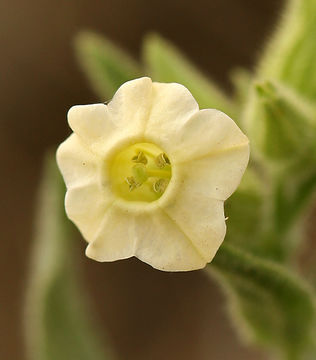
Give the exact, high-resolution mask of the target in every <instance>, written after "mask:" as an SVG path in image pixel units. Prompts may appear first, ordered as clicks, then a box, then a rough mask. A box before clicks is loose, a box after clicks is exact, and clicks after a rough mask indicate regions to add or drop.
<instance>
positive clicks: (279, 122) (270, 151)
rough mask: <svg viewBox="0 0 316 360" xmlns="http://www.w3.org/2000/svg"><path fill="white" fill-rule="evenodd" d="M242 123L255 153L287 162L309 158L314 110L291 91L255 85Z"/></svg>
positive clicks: (315, 120) (278, 86) (314, 131)
mask: <svg viewBox="0 0 316 360" xmlns="http://www.w3.org/2000/svg"><path fill="white" fill-rule="evenodd" d="M254 90H255V91H254V92H253V94H252V96H251V99H250V101H249V103H248V108H247V111H246V114H245V115H246V116H245V122H246V125H247V129H248V132H249V135H250V136H251V139H252V140H253V142H254V144H255V146H256V148H257V150H258V151H259V152H260V153H262V154H263V155H264V156H266V157H268V158H270V159H272V160H273V159H274V160H282V161H283V162H284V161H291V160H293V159H297V158H298V157H300V158H303V157H306V156H309V154H307V152H308V151H310V152H311V153H310V155H313V152H314V150H315V135H316V111H315V107H314V106H313V105H312V104H311V103H309V102H308V101H306V100H305V99H304V98H302V97H301V96H300V95H299V94H298V93H296V92H295V91H294V90H292V89H289V88H287V87H286V86H284V85H281V84H279V83H276V82H271V81H265V82H262V83H258V84H256V85H255V89H254Z"/></svg>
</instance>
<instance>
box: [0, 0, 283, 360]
mask: <svg viewBox="0 0 316 360" xmlns="http://www.w3.org/2000/svg"><path fill="white" fill-rule="evenodd" d="M282 5H283V1H281V0H280V1H275V0H266V1H262V0H208V1H207V0H191V1H189V0H182V1H177V0H169V1H164V0H159V1H158V0H134V1H124V0H104V1H100V0H67V1H52V0H50V1H49V0H41V1H40V0H29V1H21V0H10V1H8V0H1V2H0V49H1V57H0V102H1V110H0V113H1V117H0V149H1V151H0V154H1V177H0V181H1V185H0V189H1V208H0V211H1V216H0V219H1V234H2V236H1V251H0V254H1V255H0V256H1V262H0V264H1V271H0V276H1V279H0V284H1V292H0V359H3V360H7V359H8V360H24V359H25V354H24V345H23V334H22V330H21V329H22V328H21V324H22V320H21V318H22V309H23V307H22V304H23V296H24V288H25V283H26V277H27V268H28V259H29V250H30V248H31V245H32V237H31V235H32V213H33V210H34V201H33V200H34V196H35V194H36V189H37V186H38V183H39V176H40V171H41V160H42V156H43V153H44V150H45V149H46V148H48V147H49V146H55V144H57V143H59V142H61V140H63V139H64V138H65V137H66V135H67V134H68V129H67V123H66V118H65V115H66V112H67V109H68V108H69V107H70V106H71V105H73V104H81V103H89V102H96V101H98V99H97V97H96V95H95V94H93V93H92V92H91V91H90V89H89V88H88V86H87V84H86V81H85V78H84V76H83V74H82V73H81V72H80V71H79V69H78V67H77V64H76V63H75V60H74V56H73V51H72V46H71V43H72V39H73V37H74V35H75V34H76V33H77V32H78V31H79V30H81V29H91V30H96V31H98V32H101V33H103V34H105V35H107V36H108V37H109V38H110V39H112V40H114V41H115V42H117V43H118V44H120V45H121V46H122V47H124V48H125V49H127V50H129V51H130V52H131V53H132V54H133V55H134V56H135V57H136V58H138V57H139V51H140V45H141V40H142V37H143V35H144V34H146V33H147V32H148V31H157V32H160V33H161V34H163V35H164V36H165V37H166V38H168V39H170V40H171V41H173V42H174V43H175V44H176V45H177V46H178V47H179V48H181V49H182V50H183V51H184V52H185V53H186V54H188V55H189V56H190V58H191V59H192V60H193V61H194V62H195V63H196V64H197V65H199V66H200V67H201V68H202V69H203V70H204V71H205V73H206V74H208V75H210V76H212V77H213V78H214V79H216V80H217V81H219V83H220V84H221V85H222V86H223V87H224V88H225V89H226V90H227V91H229V90H230V87H229V81H228V72H229V70H230V69H231V68H232V67H234V66H246V67H251V66H252V64H253V63H254V61H255V58H256V56H257V54H258V53H259V51H260V49H261V46H262V43H263V40H264V39H265V38H266V37H267V35H268V34H269V33H270V32H271V30H272V27H271V26H272V25H273V24H274V22H275V19H276V17H277V15H278V13H279V12H280V9H281V8H282ZM78 247H79V248H80V250H79V251H78V253H77V254H78V255H77V257H78V261H80V262H81V263H82V265H83V273H84V277H83V281H84V282H85V286H87V292H88V294H89V295H91V302H92V304H93V306H92V309H91V311H94V312H95V313H96V314H97V317H98V319H99V320H100V323H101V324H102V325H103V327H104V329H107V331H108V333H109V336H110V339H111V341H112V342H113V345H114V348H115V349H116V350H117V353H118V355H119V358H120V359H124V360H125V359H128V360H130V359H131V360H133V359H135V360H136V359H137V360H145V359H146V360H147V359H152V360H156V359H157V360H158V359H159V360H160V359H166V360H169V359H173V360H178V359H182V360H189V359H190V360H191V359H197V360H204V359H205V360H206V359H215V360H226V359H231V358H232V357H234V359H235V360H237V359H242V360H247V359H264V357H263V356H262V355H260V354H259V353H258V352H256V351H255V350H254V349H249V348H247V347H246V346H243V345H241V344H240V343H239V341H238V339H237V337H236V335H235V333H234V331H233V329H232V326H231V324H230V322H229V320H227V317H226V315H225V311H224V309H225V299H224V297H223V295H222V294H221V292H220V290H219V289H218V287H217V285H216V284H215V283H212V282H210V281H209V279H208V278H206V276H205V275H204V274H203V272H202V271H196V272H192V273H186V274H185V273H183V274H167V273H162V272H158V271H155V270H152V269H151V268H150V267H149V266H147V265H145V264H143V263H140V262H139V261H137V260H135V259H131V260H126V261H120V262H116V263H106V264H99V263H96V262H93V261H90V260H88V259H86V258H84V252H83V250H84V242H83V241H81V242H80V241H78ZM70 360H72V359H70Z"/></svg>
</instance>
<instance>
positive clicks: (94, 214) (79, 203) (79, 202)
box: [65, 184, 113, 242]
mask: <svg viewBox="0 0 316 360" xmlns="http://www.w3.org/2000/svg"><path fill="white" fill-rule="evenodd" d="M112 202H113V196H111V193H106V191H105V189H104V188H103V187H102V186H101V185H100V184H90V185H87V186H83V187H75V188H71V189H69V190H68V191H67V193H66V198H65V208H66V213H67V216H68V217H69V219H71V220H72V221H73V222H74V223H75V224H76V226H77V227H78V228H79V229H80V231H81V233H82V235H83V237H84V238H85V239H86V240H87V241H88V242H90V241H91V240H92V239H93V238H94V237H95V234H96V232H97V231H98V229H99V228H100V226H101V223H102V221H103V218H104V214H105V213H106V211H107V209H108V208H109V206H110V205H111V204H112Z"/></svg>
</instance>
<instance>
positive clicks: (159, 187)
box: [153, 179, 169, 194]
mask: <svg viewBox="0 0 316 360" xmlns="http://www.w3.org/2000/svg"><path fill="white" fill-rule="evenodd" d="M168 183H169V181H168V180H167V179H159V180H157V181H156V182H155V183H154V184H153V189H154V191H155V192H156V193H160V194H162V193H163V192H164V191H165V190H166V188H167V186H168Z"/></svg>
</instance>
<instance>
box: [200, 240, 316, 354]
mask: <svg viewBox="0 0 316 360" xmlns="http://www.w3.org/2000/svg"><path fill="white" fill-rule="evenodd" d="M207 270H208V271H209V272H212V270H215V275H216V274H217V275H218V276H219V278H218V279H219V282H220V284H221V285H222V286H223V287H224V289H225V290H226V291H227V295H228V297H229V300H230V310H231V313H232V316H233V319H234V320H235V323H236V326H237V327H238V329H239V330H240V331H241V333H242V334H243V335H244V337H245V338H246V339H248V340H252V341H254V342H255V343H257V344H259V345H262V346H266V347H268V348H271V349H273V350H274V351H276V352H277V353H281V354H283V356H284V358H285V359H288V360H289V359H291V360H294V359H295V360H296V359H302V358H303V355H304V354H305V352H306V351H309V350H310V346H311V344H312V343H313V341H314V340H313V335H314V334H313V327H314V326H315V298H314V294H313V293H312V291H311V289H309V287H308V286H307V285H306V284H305V282H304V280H302V279H300V278H298V277H297V276H296V275H293V274H292V273H290V272H289V271H288V270H287V269H286V268H284V267H281V266H280V265H278V264H276V263H273V262H270V261H266V260H263V259H261V258H258V257H255V256H253V255H250V254H248V253H246V252H244V251H241V250H238V249H237V248H235V247H233V246H232V245H229V244H227V243H224V244H223V245H222V246H221V248H220V249H219V251H218V253H217V255H216V257H215V258H214V260H213V262H212V264H211V265H209V266H208V268H207Z"/></svg>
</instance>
